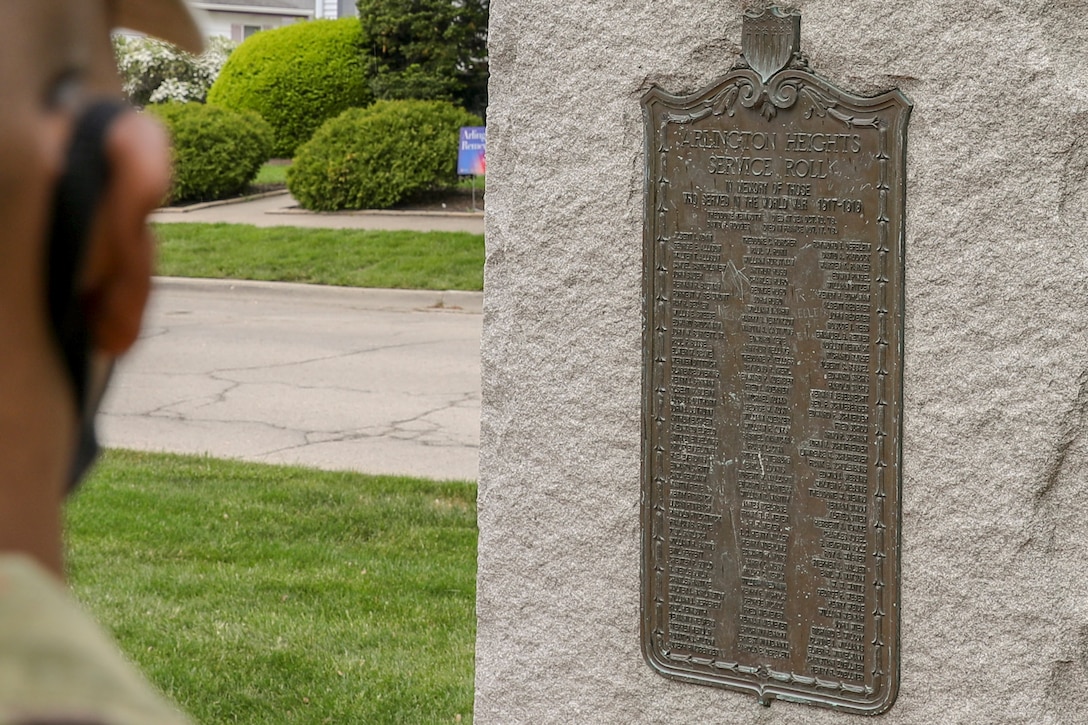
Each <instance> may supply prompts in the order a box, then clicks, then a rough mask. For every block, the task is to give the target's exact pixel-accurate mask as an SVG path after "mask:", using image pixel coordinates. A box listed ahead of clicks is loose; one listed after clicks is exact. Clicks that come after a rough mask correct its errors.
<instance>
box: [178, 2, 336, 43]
mask: <svg viewBox="0 0 1088 725" xmlns="http://www.w3.org/2000/svg"><path fill="white" fill-rule="evenodd" d="M191 4H192V6H193V7H194V8H196V9H197V10H198V11H200V12H201V14H202V15H203V16H204V17H203V21H204V28H205V32H206V33H207V34H208V35H209V36H222V37H225V38H230V39H231V40H234V41H236V42H241V41H243V40H245V39H246V38H248V37H249V36H251V35H253V34H254V33H257V32H260V31H262V30H269V29H271V28H278V27H281V26H283V25H290V24H291V23H297V22H299V21H301V20H314V19H317V18H342V17H348V16H351V15H356V14H357V10H356V7H355V0H227V2H200V1H199V0H196V1H194V2H192V3H191Z"/></svg>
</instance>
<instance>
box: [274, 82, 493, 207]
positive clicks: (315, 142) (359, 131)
mask: <svg viewBox="0 0 1088 725" xmlns="http://www.w3.org/2000/svg"><path fill="white" fill-rule="evenodd" d="M480 125H482V123H481V121H480V119H479V117H477V116H474V115H472V114H471V113H469V112H468V111H465V110H464V109H462V108H459V107H458V106H455V105H453V104H452V103H449V102H446V101H378V102H377V103H375V104H374V105H373V106H370V107H369V108H356V109H351V110H349V111H345V112H344V113H343V114H341V115H340V116H338V117H337V118H335V119H332V120H331V121H327V122H326V123H325V125H323V126H322V127H321V128H320V129H318V131H317V132H316V133H315V134H314V136H313V138H311V139H310V140H309V141H308V142H306V143H305V144H303V145H302V146H301V147H300V148H299V150H298V154H297V155H296V156H295V162H294V164H293V165H292V166H291V168H290V169H288V170H287V188H288V189H290V190H291V193H292V194H294V196H295V198H296V199H297V200H298V201H299V203H300V204H302V206H304V207H306V208H307V209H313V210H316V211H335V210H337V209H384V208H387V207H390V206H392V205H393V204H396V203H397V202H398V201H401V200H402V199H405V198H408V197H410V196H412V195H414V194H418V193H420V192H423V191H426V190H429V189H434V188H438V187H442V186H447V185H450V184H453V183H455V182H456V181H457V146H458V136H459V134H458V131H459V129H460V127H461V126H480Z"/></svg>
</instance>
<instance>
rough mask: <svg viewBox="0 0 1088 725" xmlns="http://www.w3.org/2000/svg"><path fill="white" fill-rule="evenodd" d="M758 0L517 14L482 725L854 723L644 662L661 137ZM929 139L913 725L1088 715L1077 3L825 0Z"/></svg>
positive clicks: (491, 182) (920, 139)
mask: <svg viewBox="0 0 1088 725" xmlns="http://www.w3.org/2000/svg"><path fill="white" fill-rule="evenodd" d="M752 5H753V3H742V2H737V1H736V0H732V1H727V2H719V3H696V2H691V1H690V0H683V1H681V0H652V2H651V1H650V0H627V1H626V2H620V1H618V0H612V1H610V0H591V1H589V2H583V3H577V4H573V5H572V4H569V3H539V2H530V1H529V0H493V2H492V8H491V26H490V29H491V71H492V78H491V88H490V103H491V105H490V108H489V113H488V116H489V118H488V146H489V148H488V157H489V161H490V169H489V172H490V174H489V178H488V204H489V206H488V219H487V244H488V250H487V273H486V294H485V318H484V339H483V386H484V387H483V428H482V450H481V476H480V497H479V504H480V554H479V594H478V605H477V606H478V616H479V634H478V641H477V682H476V693H477V694H476V698H477V699H476V715H475V717H476V722H480V723H502V724H504V725H505V724H507V723H527V722H532V723H540V722H556V723H636V722H638V723H658V722H684V723H696V722H717V723H790V724H792V723H817V724H820V723H832V722H848V721H850V718H852V717H856V716H850V715H842V714H839V713H834V712H829V711H823V710H819V709H816V708H811V707H806V706H802V705H796V704H791V703H785V702H775V703H774V704H773V705H772V706H771V707H770V708H767V709H764V708H762V707H760V706H758V705H757V704H756V702H755V699H754V698H753V697H751V696H747V695H742V694H738V693H734V692H729V691H725V690H717V689H712V688H707V687H700V686H696V685H689V684H683V683H677V682H673V681H670V680H667V679H665V678H663V677H661V676H659V675H657V674H655V673H654V672H653V671H651V670H650V668H649V667H648V666H647V665H646V664H645V663H644V662H643V659H642V656H641V653H640V648H639V561H640V547H639V496H640V474H639V461H640V454H639V448H640V430H639V421H640V418H639V415H640V413H639V411H640V405H641V393H640V384H641V378H640V366H641V353H640V349H641V309H642V307H641V300H640V295H641V253H642V236H641V234H642V213H643V212H642V196H643V162H644V159H643V132H642V116H641V109H640V105H639V99H640V97H641V95H642V94H643V92H644V91H645V90H646V89H647V88H649V87H650V85H651V84H658V85H660V86H662V87H663V88H665V89H666V90H668V91H670V92H673V93H680V92H684V93H690V92H693V91H696V90H700V89H702V88H704V87H705V86H707V85H708V84H710V83H711V82H712V81H713V80H714V79H715V78H716V77H718V76H720V75H722V74H724V73H725V72H727V71H728V70H729V68H730V67H731V66H732V64H733V60H734V58H735V54H736V53H737V52H739V41H740V21H741V15H742V11H743V9H744V8H745V7H746V6H752ZM794 6H796V7H799V8H800V9H801V10H802V12H803V20H802V47H803V49H804V50H805V51H806V52H807V53H808V55H809V57H810V59H811V61H812V65H813V67H814V69H815V70H816V71H817V72H818V73H820V74H821V75H823V76H825V77H828V78H830V79H831V80H832V81H834V82H836V83H837V84H838V85H840V86H842V87H844V88H846V89H848V90H852V91H855V92H860V93H875V92H878V91H881V90H885V89H888V88H890V87H899V88H900V89H902V90H903V91H904V92H905V93H906V94H907V95H908V96H910V97H911V99H912V100H913V102H914V112H913V115H912V117H911V124H910V129H909V141H908V164H907V170H908V185H907V230H906V249H907V267H906V339H905V345H906V348H905V350H906V359H905V409H904V419H905V424H904V431H903V546H902V616H901V622H902V645H901V653H902V675H901V686H900V692H899V698H898V701H897V703H896V704H895V705H894V707H893V708H892V710H891V711H890V712H889V713H888V714H887V715H886V716H884V717H883V718H882V722H887V723H926V724H930V723H938V722H939V723H1029V722H1030V723H1081V722H1085V721H1088V697H1085V693H1086V692H1088V573H1086V572H1085V569H1084V562H1085V561H1088V469H1086V467H1088V440H1086V437H1085V435H1084V433H1085V416H1086V411H1088V332H1086V329H1085V328H1086V322H1088V313H1086V312H1085V309H1084V304H1085V300H1086V299H1088V274H1086V272H1088V270H1086V269H1085V256H1084V251H1083V247H1084V241H1083V239H1084V229H1085V228H1088V125H1086V123H1088V76H1086V73H1085V71H1084V57H1085V48H1086V47H1088V23H1085V22H1084V21H1083V18H1082V17H1081V10H1082V6H1081V5H1080V3H1073V2H1070V1H1069V0H1065V1H1064V2H1063V1H1057V2H1043V1H1041V0H1020V1H1016V0H978V2H967V3H964V2H962V0H921V1H918V0H913V1H911V2H906V1H905V0H897V1H891V0H890V1H888V2H883V3H871V2H861V1H860V0H835V1H834V2H832V1H830V0H810V1H804V0H802V1H799V2H796V3H794Z"/></svg>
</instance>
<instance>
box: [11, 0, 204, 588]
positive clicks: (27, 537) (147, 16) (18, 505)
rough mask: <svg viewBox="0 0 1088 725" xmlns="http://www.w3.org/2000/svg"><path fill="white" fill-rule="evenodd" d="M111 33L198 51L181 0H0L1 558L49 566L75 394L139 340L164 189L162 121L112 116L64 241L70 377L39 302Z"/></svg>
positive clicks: (109, 53) (115, 88)
mask: <svg viewBox="0 0 1088 725" xmlns="http://www.w3.org/2000/svg"><path fill="white" fill-rule="evenodd" d="M118 27H127V28H131V29H134V30H138V31H142V32H147V33H149V34H154V35H158V36H160V37H163V38H165V39H167V40H170V41H173V42H176V43H179V44H180V45H182V46H183V47H185V48H186V49H190V50H196V49H198V48H199V46H200V36H199V33H198V31H197V29H196V27H195V25H194V24H193V22H192V19H191V17H190V16H189V15H188V12H187V11H186V9H185V6H184V3H183V2H182V0H2V2H0V99H2V100H0V552H10V551H18V552H24V553H28V554H30V555H32V556H34V557H36V558H37V559H38V560H39V561H41V562H42V563H43V564H45V565H46V566H49V567H51V568H52V569H54V570H55V571H57V572H58V573H59V571H60V567H61V533H60V508H61V502H62V501H63V498H64V494H65V493H66V491H67V488H68V483H69V480H68V479H69V475H70V470H71V467H72V460H73V454H74V451H75V447H76V441H77V432H78V428H79V417H80V414H81V413H80V411H81V409H82V407H83V406H84V403H85V400H80V399H78V398H79V396H78V395H77V393H76V390H77V389H79V388H80V387H86V388H87V389H88V390H90V391H94V390H95V389H96V388H99V387H101V385H102V384H103V383H104V380H105V377H106V371H107V370H108V369H109V364H110V361H112V359H113V358H116V357H117V356H119V355H121V354H122V353H123V352H125V351H126V350H127V349H128V348H129V347H130V346H131V345H132V344H133V342H134V341H135V340H136V337H137V335H138V333H139V327H140V321H141V318H142V315H143V310H144V305H145V303H146V300H147V294H148V291H149V288H150V275H151V263H152V240H151V238H150V236H149V232H148V229H147V225H146V219H147V216H148V214H149V213H150V212H151V211H152V210H153V209H154V208H155V207H156V206H157V205H158V204H159V203H160V202H161V200H162V199H163V197H164V195H165V193H166V191H167V186H168V183H169V173H170V172H169V151H168V146H167V140H166V137H165V134H164V132H163V131H162V129H161V128H160V127H158V126H157V125H156V124H155V123H154V122H153V121H151V120H150V119H148V118H146V117H143V116H140V115H137V114H136V113H134V112H131V111H130V112H125V113H121V114H119V115H117V116H115V117H114V118H113V120H112V122H111V123H110V124H109V125H108V127H107V128H106V130H105V133H104V135H103V143H102V149H103V156H104V159H105V162H106V164H105V166H106V168H107V169H108V173H107V174H106V175H105V177H104V178H103V179H102V181H101V183H100V184H97V186H100V187H101V188H100V189H99V193H98V194H97V195H95V198H96V200H97V204H96V209H95V211H94V213H93V215H91V216H90V218H89V221H88V223H87V224H86V225H85V226H86V228H85V230H82V231H80V233H79V234H78V235H75V236H78V237H80V238H81V239H79V240H76V241H78V242H79V243H76V244H74V245H73V246H74V247H76V248H82V250H83V251H82V252H81V253H80V254H78V255H76V256H78V266H77V268H76V272H75V274H74V278H73V282H72V297H73V299H74V300H75V302H76V305H77V306H78V308H79V315H78V316H79V318H80V327H81V328H83V329H84V331H85V335H80V336H79V337H80V339H85V341H86V357H87V360H88V363H89V364H88V368H87V371H86V380H84V381H80V380H74V379H73V377H74V375H73V371H72V369H71V365H69V364H67V363H66V358H65V355H64V353H63V347H64V344H63V343H62V342H61V341H60V340H58V333H57V330H56V324H55V322H54V320H52V319H51V313H50V304H49V301H48V297H49V287H50V282H49V279H50V275H51V274H54V276H55V269H54V266H55V264H56V262H57V260H56V259H50V255H51V254H52V253H51V252H50V249H51V246H50V238H51V237H52V236H55V235H54V234H53V231H54V216H55V215H56V214H57V213H58V212H57V209H58V206H57V204H56V202H55V196H56V194H57V191H56V190H57V187H58V182H59V181H60V179H62V178H63V177H64V176H65V174H66V172H68V171H71V170H70V169H68V168H67V167H68V165H69V164H68V151H69V146H70V144H71V140H72V136H73V131H74V129H75V128H76V124H77V122H78V120H79V119H80V117H81V116H82V115H83V114H84V112H85V111H86V110H87V109H88V108H91V107H93V106H94V105H96V104H97V103H99V102H101V101H103V100H105V99H115V100H117V99H120V98H121V91H120V81H119V79H118V76H117V71H116V66H115V61H114V56H113V50H112V44H111V42H110V32H111V31H112V30H113V29H115V28H118ZM92 185H93V184H92ZM84 186H86V184H84ZM62 226H63V225H62ZM75 377H79V376H78V375H76V376H75Z"/></svg>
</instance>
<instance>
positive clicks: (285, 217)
mask: <svg viewBox="0 0 1088 725" xmlns="http://www.w3.org/2000/svg"><path fill="white" fill-rule="evenodd" d="M151 221H153V222H159V223H166V224H169V223H171V222H207V223H217V222H224V223H228V224H252V225H254V226H258V227H277V226H291V227H312V228H324V229H388V230H394V231H396V230H411V231H420V232H431V231H443V232H469V233H472V234H483V233H484V215H483V212H480V213H465V212H418V211H344V212H327V213H326V212H322V213H318V212H310V211H306V210H305V209H302V208H301V207H299V206H298V202H297V201H295V199H294V197H292V196H291V195H290V194H289V193H287V192H286V191H283V192H272V193H271V194H263V195H260V196H256V197H249V198H247V199H243V200H239V201H223V202H210V203H207V204H195V205H193V206H187V207H166V208H163V209H160V210H158V211H157V212H155V213H154V214H153V215H152V217H151Z"/></svg>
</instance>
